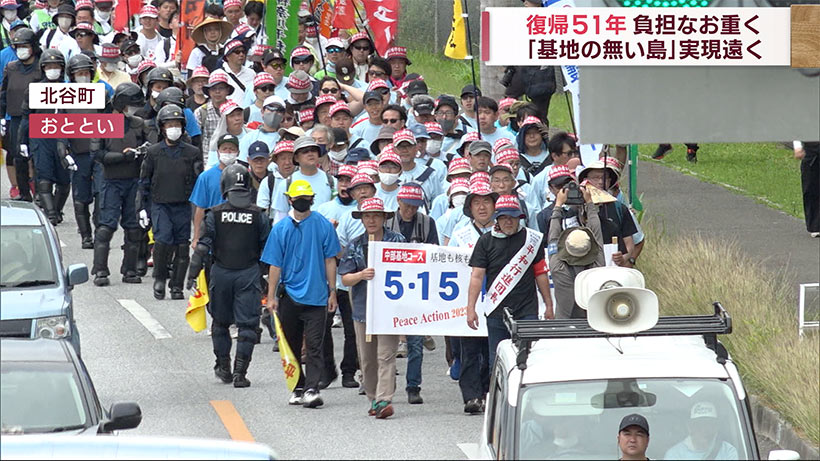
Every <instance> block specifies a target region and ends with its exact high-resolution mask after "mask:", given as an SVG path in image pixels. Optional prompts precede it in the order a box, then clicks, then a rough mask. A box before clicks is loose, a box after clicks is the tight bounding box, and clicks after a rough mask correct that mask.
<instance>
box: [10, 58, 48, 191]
mask: <svg viewBox="0 0 820 461" xmlns="http://www.w3.org/2000/svg"><path fill="white" fill-rule="evenodd" d="M41 79H42V75H41V74H40V64H39V63H38V62H37V59H35V60H34V62H33V63H31V64H29V65H25V64H23V63H22V62H20V61H14V62H10V63H8V64H7V65H6V69H5V72H4V73H3V86H2V90H0V117H4V116H5V115H6V114H8V115H9V116H10V117H11V120H9V121H8V125H7V130H6V137H5V139H3V147H5V149H6V152H7V156H6V164H11V165H14V168H15V169H16V173H15V175H16V177H17V187H18V188H19V189H20V196H21V197H22V199H23V200H26V201H29V202H30V201H32V197H31V191H30V190H29V185H28V184H29V173H28V170H29V167H28V165H29V159H28V157H22V156H20V152H19V149H18V146H19V145H20V139H19V137H18V130H19V129H20V124H21V123H22V120H23V96H24V94H25V93H26V90H27V89H28V85H29V83H34V82H39V81H40V80H41Z"/></svg>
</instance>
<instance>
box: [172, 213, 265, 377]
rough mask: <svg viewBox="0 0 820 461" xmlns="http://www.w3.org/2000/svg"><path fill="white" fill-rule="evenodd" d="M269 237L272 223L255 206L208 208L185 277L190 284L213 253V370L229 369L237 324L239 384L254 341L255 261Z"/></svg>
mask: <svg viewBox="0 0 820 461" xmlns="http://www.w3.org/2000/svg"><path fill="white" fill-rule="evenodd" d="M269 233H270V220H269V218H268V217H267V215H266V214H265V211H264V210H263V209H261V208H259V207H257V206H255V205H250V206H248V207H246V208H239V207H236V206H234V205H232V204H231V203H230V201H229V202H225V203H223V204H221V205H217V206H215V207H213V208H211V209H209V211H208V213H207V214H206V216H205V230H204V232H203V234H202V236H201V237H200V238H199V240H198V243H197V247H196V250H195V252H194V258H193V261H192V263H191V268H190V270H189V274H188V278H189V280H190V279H193V278H195V277H196V276H197V275H198V274H199V271H200V270H201V268H202V260H203V259H204V258H206V257H207V255H208V254H209V253H212V257H213V265H212V266H211V273H210V276H211V277H210V281H209V283H208V291H209V295H210V303H211V316H212V317H213V326H212V330H211V339H212V341H213V347H214V355H216V358H217V367H219V366H220V361H221V363H222V364H223V365H224V363H226V361H227V363H228V364H230V353H231V336H230V333H229V332H228V327H229V326H230V325H231V324H236V326H237V328H238V330H239V336H238V338H237V344H236V368H234V373H235V374H236V373H237V372H238V371H237V370H241V373H242V375H243V376H242V378H243V379H244V372H245V371H247V365H248V363H250V360H251V355H252V354H253V346H254V344H255V343H256V340H257V328H258V327H259V303H260V300H261V299H262V298H261V296H262V292H261V285H260V278H261V274H260V272H259V258H260V257H261V254H262V250H263V249H264V247H265V243H266V242H267V239H268V234H269ZM228 368H229V366H228ZM234 380H236V378H235V377H234ZM226 382H227V381H226Z"/></svg>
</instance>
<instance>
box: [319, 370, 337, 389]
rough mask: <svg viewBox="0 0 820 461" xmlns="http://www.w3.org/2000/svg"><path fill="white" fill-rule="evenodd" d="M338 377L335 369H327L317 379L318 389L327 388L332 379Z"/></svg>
mask: <svg viewBox="0 0 820 461" xmlns="http://www.w3.org/2000/svg"><path fill="white" fill-rule="evenodd" d="M338 378H339V372H338V371H336V369H333V371H332V372H330V371H327V372H325V373H324V376H322V378H321V379H320V380H319V389H320V390H321V389H327V388H328V387H329V386H330V385H331V384H333V381H336V380H337V379H338Z"/></svg>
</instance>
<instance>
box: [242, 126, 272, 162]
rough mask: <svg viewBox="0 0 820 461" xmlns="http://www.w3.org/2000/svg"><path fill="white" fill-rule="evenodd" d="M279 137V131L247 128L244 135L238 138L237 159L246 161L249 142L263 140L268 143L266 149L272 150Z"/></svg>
mask: <svg viewBox="0 0 820 461" xmlns="http://www.w3.org/2000/svg"><path fill="white" fill-rule="evenodd" d="M279 138H280V136H279V133H278V132H276V131H262V129H261V128H257V129H255V130H249V131H248V132H247V133H246V134H245V136H243V137H241V138H240V139H239V160H241V161H243V162H247V161H248V150H249V149H250V148H251V144H253V143H255V142H256V141H263V142H264V143H265V144H267V145H268V150H269V151H271V152H273V147H274V146H276V143H277V142H279Z"/></svg>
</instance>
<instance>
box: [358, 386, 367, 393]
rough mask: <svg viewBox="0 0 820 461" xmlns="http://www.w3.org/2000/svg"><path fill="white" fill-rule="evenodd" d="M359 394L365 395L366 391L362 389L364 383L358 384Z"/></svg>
mask: <svg viewBox="0 0 820 461" xmlns="http://www.w3.org/2000/svg"><path fill="white" fill-rule="evenodd" d="M359 395H367V391H366V390H365V389H364V383H361V384H359Z"/></svg>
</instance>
